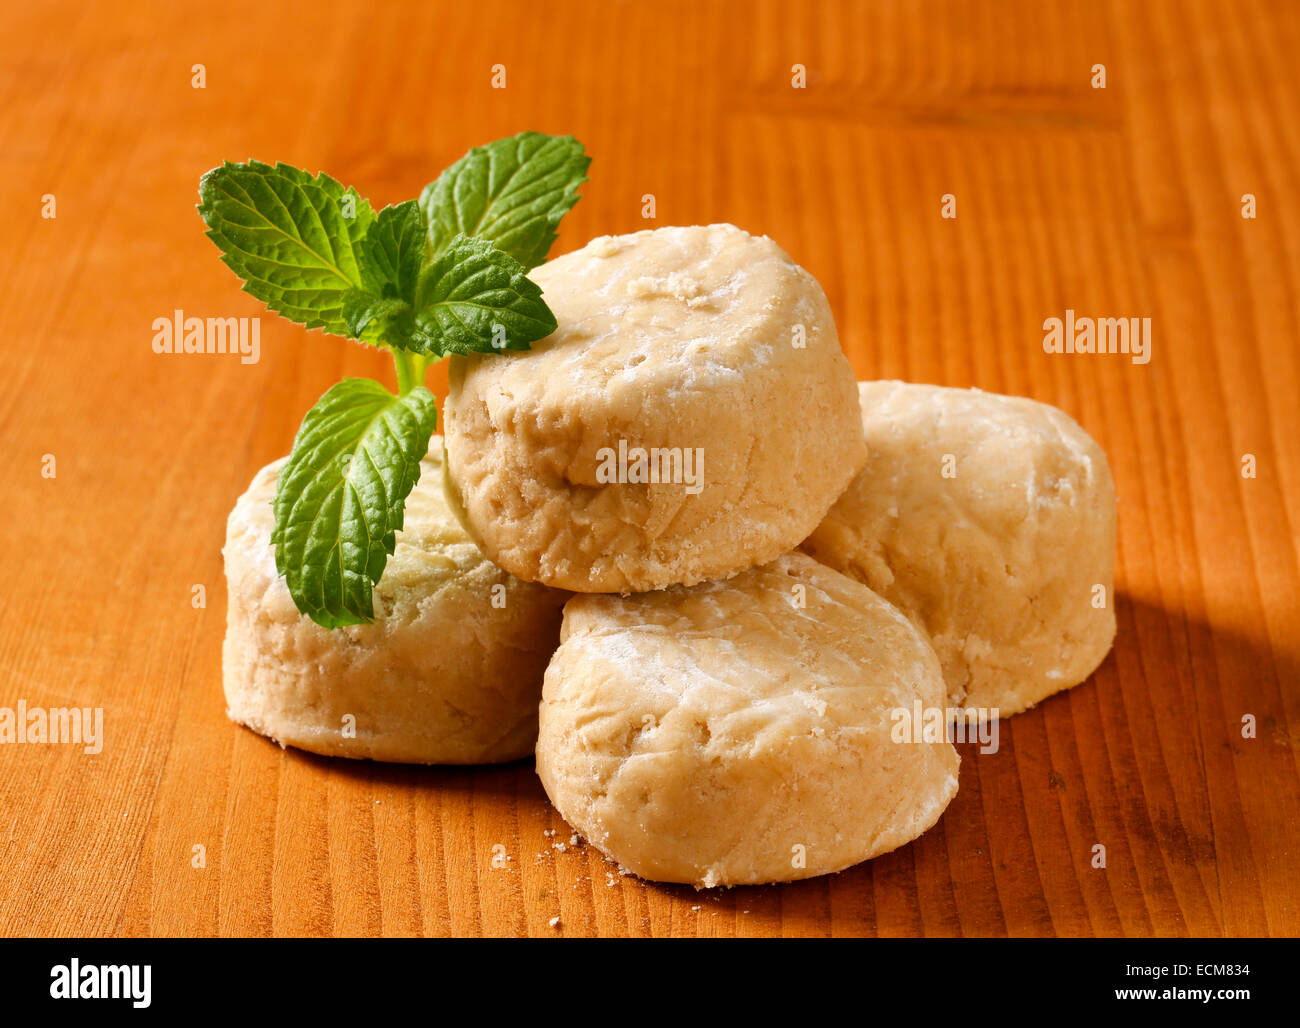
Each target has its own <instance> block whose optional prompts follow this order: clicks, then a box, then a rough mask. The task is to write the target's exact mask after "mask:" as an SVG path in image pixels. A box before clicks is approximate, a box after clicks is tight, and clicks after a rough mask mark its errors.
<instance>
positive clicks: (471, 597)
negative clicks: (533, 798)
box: [222, 435, 567, 764]
mask: <svg viewBox="0 0 1300 1028" xmlns="http://www.w3.org/2000/svg"><path fill="white" fill-rule="evenodd" d="M441 461H442V439H441V438H440V437H439V436H436V435H435V436H434V437H433V439H432V441H431V443H430V448H429V453H428V455H427V456H426V457H425V458H424V459H423V460H422V461H421V467H420V480H419V482H418V483H417V484H416V486H415V488H414V489H413V490H412V491H411V494H410V496H409V498H408V499H407V501H406V512H405V522H404V527H403V528H402V530H401V531H400V532H399V533H398V534H397V545H396V548H395V550H394V552H393V555H392V557H390V558H389V561H388V565H387V567H386V568H385V569H384V574H383V577H382V578H381V579H380V580H379V584H378V585H377V586H376V587H375V593H374V610H375V619H374V621H373V622H372V623H370V624H364V625H355V626H351V627H346V628H335V629H325V628H321V627H320V626H319V625H317V624H315V623H314V622H313V621H311V619H309V618H308V617H306V616H305V615H303V614H300V613H299V612H298V609H297V608H296V607H295V606H294V602H293V599H292V597H291V596H290V595H289V590H288V588H287V587H286V585H285V582H284V579H283V578H281V577H279V576H278V575H277V573H276V567H275V554H274V551H273V549H272V546H271V529H272V520H273V519H272V508H271V501H272V499H273V497H274V496H275V487H276V476H277V475H278V473H279V470H280V467H281V466H282V465H283V463H284V461H283V460H280V461H276V462H275V463H273V464H269V465H267V466H266V467H264V468H262V470H261V471H259V472H258V473H257V475H256V476H255V477H254V478H253V482H252V484H251V485H250V486H249V488H248V491H247V492H245V493H244V494H243V495H242V496H241V497H240V498H239V501H238V502H237V503H236V504H235V508H234V510H233V511H231V514H230V518H229V521H228V523H227V532H226V545H225V549H224V554H225V560H226V579H227V584H228V588H229V606H228V610H227V623H226V639H225V646H224V649H223V652H222V657H223V680H224V685H225V693H226V704H227V708H228V713H229V715H230V717H231V718H232V719H233V720H235V721H237V722H239V723H240V724H244V725H247V726H248V727H249V728H251V729H253V730H254V731H255V732H260V733H261V734H263V735H268V736H270V737H271V738H273V739H276V740H278V741H279V742H280V743H281V744H283V745H289V746H296V747H299V748H300V749H305V750H311V751H312V752H314V753H321V754H325V755H327V756H337V757H369V758H371V759H373V760H384V761H400V762H409V763H421V764H480V763H493V762H497V761H506V760H515V759H518V758H519V757H523V756H526V755H528V754H529V753H531V752H532V750H533V745H534V743H535V741H536V739H537V705H538V701H539V699H540V696H541V688H542V675H543V673H544V671H545V669H546V664H547V661H548V660H549V659H550V657H551V653H552V652H553V651H554V649H555V647H556V645H557V644H558V642H559V631H560V621H561V607H562V606H563V603H564V600H565V598H566V595H567V594H565V593H562V592H558V591H556V590H552V589H547V588H546V587H544V586H540V585H534V584H531V583H528V582H520V581H519V580H517V579H514V578H512V577H511V576H510V575H507V574H506V573H505V572H503V571H501V570H500V569H498V568H496V567H495V566H493V565H492V564H491V563H490V562H489V561H488V560H487V559H486V558H485V557H484V556H483V555H482V553H480V552H479V550H478V548H477V547H476V546H475V545H474V543H473V542H471V541H470V538H469V536H467V535H466V534H465V531H464V529H463V528H461V526H460V523H459V521H458V520H457V519H456V517H455V515H454V514H453V513H452V512H451V511H450V510H449V509H448V507H447V505H446V501H445V499H444V497H443V491H442V467H441Z"/></svg>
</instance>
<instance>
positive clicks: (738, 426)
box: [446, 225, 866, 592]
mask: <svg viewBox="0 0 1300 1028" xmlns="http://www.w3.org/2000/svg"><path fill="white" fill-rule="evenodd" d="M530 274H531V276H532V277H533V278H534V279H535V280H536V282H537V284H538V285H540V286H541V287H542V289H543V291H544V294H545V298H546V301H547V303H548V304H550V306H551V308H552V310H553V311H554V312H555V316H556V318H557V320H558V322H559V328H558V329H557V330H556V331H555V332H553V333H552V334H551V335H550V336H549V337H547V338H546V339H544V340H542V341H541V342H539V343H535V344H533V348H532V349H531V350H530V351H528V352H526V353H517V354H508V355H496V354H493V355H488V356H471V357H453V358H452V361H451V367H450V372H449V375H450V386H449V393H448V398H447V405H446V433H447V442H446V447H447V457H448V462H447V467H448V472H449V479H450V481H449V485H450V491H451V495H452V497H453V503H456V504H457V505H459V506H460V508H461V510H462V512H463V515H464V518H465V521H466V525H467V526H468V527H469V529H470V531H471V532H472V533H473V534H474V535H475V537H476V539H477V541H478V542H479V543H480V545H481V546H482V548H483V550H484V552H485V553H486V554H487V555H488V556H489V557H490V558H492V560H494V561H495V562H496V563H497V564H499V565H500V566H501V567H503V568H505V569H506V570H507V571H509V572H510V573H511V574H513V575H517V576H519V577H520V578H522V579H525V580H527V581H535V582H543V583H545V584H547V585H552V586H557V587H560V588H564V589H572V590H576V591H579V592H636V591H641V590H647V589H657V588H661V587H663V586H667V585H673V584H687V585H690V584H693V583H696V582H700V581H703V580H705V579H710V578H725V577H726V576H728V575H732V574H735V573H736V572H738V571H742V570H744V569H745V568H749V567H753V566H755V565H757V564H760V563H763V562H765V561H768V560H771V559H773V558H774V557H777V556H779V555H780V554H782V553H784V552H786V551H787V550H790V549H792V548H793V547H795V546H797V545H798V544H799V542H800V541H802V540H803V538H804V537H805V536H806V535H807V534H808V533H809V532H811V531H812V529H813V528H814V527H815V526H816V525H817V523H818V522H819V521H820V520H821V518H822V516H823V515H824V514H825V513H826V511H827V510H828V509H829V508H830V505H831V504H832V503H833V502H834V500H835V498H836V497H837V496H838V495H839V494H840V492H841V491H842V490H843V489H844V487H845V485H847V484H848V482H849V480H850V479H851V478H852V477H853V475H854V473H855V472H856V471H857V470H858V468H860V467H861V466H862V462H863V460H864V459H865V456H866V454H865V451H864V449H863V444H862V428H861V424H860V418H859V416H858V408H857V395H856V392H855V389H854V381H853V373H852V370H851V368H850V367H849V363H848V361H847V360H846V359H845V357H844V355H843V354H842V353H841V352H840V347H839V340H838V337H837V335H836V332H835V322H834V319H833V318H832V316H831V311H830V307H829V305H828V304H827V302H826V297H825V295H824V294H823V292H822V290H821V287H820V286H819V285H818V284H817V281H816V280H815V279H814V278H813V277H812V276H811V275H809V274H808V273H807V272H806V271H804V270H803V269H802V268H800V267H799V266H798V265H797V264H795V263H794V262H793V261H792V260H791V259H790V258H789V257H788V256H787V255H786V254H785V252H784V251H782V250H781V248H780V247H778V246H777V245H776V244H775V243H773V242H772V240H770V239H768V238H767V237H765V236H763V237H757V236H751V235H749V234H748V233H746V232H742V231H741V230H740V229H738V228H736V227H735V226H733V225H708V226H695V227H691V228H662V229H656V230H653V231H646V232H637V233H635V234H633V235H627V236H606V237H602V238H599V239H595V240H593V241H592V242H590V243H589V244H587V246H585V247H583V248H582V249H581V250H578V251H576V252H575V253H570V254H567V255H565V256H563V257H559V258H557V259H556V260H553V261H551V262H550V263H549V264H546V265H543V266H542V267H540V268H537V269H536V270H535V271H533V272H531V273H530Z"/></svg>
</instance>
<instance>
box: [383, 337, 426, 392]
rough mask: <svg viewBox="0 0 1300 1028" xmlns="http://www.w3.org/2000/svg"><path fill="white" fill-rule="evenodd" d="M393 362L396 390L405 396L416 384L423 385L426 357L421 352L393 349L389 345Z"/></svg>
mask: <svg viewBox="0 0 1300 1028" xmlns="http://www.w3.org/2000/svg"><path fill="white" fill-rule="evenodd" d="M389 351H390V352H391V353H392V355H393V363H394V364H395V365H396V366H397V391H398V393H399V394H400V395H402V396H405V395H406V394H407V393H409V392H410V391H411V390H412V389H414V388H415V387H416V386H419V385H424V369H425V366H426V363H427V362H426V359H425V357H424V355H423V354H419V353H410V352H409V351H406V350H395V349H393V348H392V347H389Z"/></svg>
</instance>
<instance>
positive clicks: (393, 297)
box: [343, 200, 428, 350]
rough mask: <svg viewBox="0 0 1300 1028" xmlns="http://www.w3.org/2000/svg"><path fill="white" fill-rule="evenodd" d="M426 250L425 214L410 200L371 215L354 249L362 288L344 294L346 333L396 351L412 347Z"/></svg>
mask: <svg viewBox="0 0 1300 1028" xmlns="http://www.w3.org/2000/svg"><path fill="white" fill-rule="evenodd" d="M427 248H428V242H427V239H426V234H425V228H424V212H423V211H422V210H421V209H420V205H419V204H418V203H416V202H415V201H414V200H407V201H406V202H405V203H399V204H396V205H394V206H392V207H385V208H384V209H383V210H382V211H380V212H379V213H378V214H377V215H376V216H375V220H374V223H373V224H371V226H370V228H369V230H368V231H367V232H366V234H365V237H364V238H363V239H362V240H361V243H360V246H359V247H358V253H359V256H360V258H361V279H362V286H361V288H359V289H353V290H351V291H349V292H348V293H347V294H346V295H345V296H344V297H343V320H344V322H345V323H346V324H347V327H348V334H349V335H351V336H353V337H354V338H356V339H361V340H364V341H366V342H372V343H380V342H383V343H388V344H389V345H391V346H396V347H398V348H400V349H405V350H409V349H414V348H416V347H415V346H414V345H413V343H412V341H411V336H412V333H413V331H414V329H415V311H414V308H413V307H412V304H413V303H414V302H415V288H416V284H417V283H418V281H419V277H420V269H421V268H422V267H423V266H424V264H425V257H426V252H427Z"/></svg>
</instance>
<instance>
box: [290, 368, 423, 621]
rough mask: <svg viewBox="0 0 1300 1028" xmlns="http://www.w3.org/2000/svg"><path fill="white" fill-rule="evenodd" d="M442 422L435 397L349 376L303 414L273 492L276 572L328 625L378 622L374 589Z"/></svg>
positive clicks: (313, 614) (310, 611) (310, 614)
mask: <svg viewBox="0 0 1300 1028" xmlns="http://www.w3.org/2000/svg"><path fill="white" fill-rule="evenodd" d="M436 420H437V407H436V404H435V401H434V398H433V394H432V393H430V392H429V390H427V389H425V388H424V387H423V386H417V387H416V388H415V389H413V390H411V392H409V393H407V394H405V395H404V396H394V395H393V394H392V393H390V392H389V391H388V390H387V389H385V388H384V387H383V386H382V385H380V384H379V383H378V382H375V381H372V380H371V379H368V378H345V379H344V380H343V381H342V382H340V383H339V384H338V385H336V386H334V387H333V388H331V389H330V390H329V391H328V392H327V393H326V394H325V395H324V396H322V397H321V398H320V399H319V400H318V401H317V402H316V405H315V406H314V407H313V408H312V409H311V410H309V411H308V412H307V416H306V417H305V418H303V422H302V427H301V428H299V429H298V436H297V438H296V439H294V442H293V451H292V453H290V455H289V461H288V463H287V464H285V466H284V467H283V468H282V469H281V471H280V477H279V480H278V482H277V485H276V492H275V505H274V512H275V528H274V531H273V532H272V535H271V542H272V544H273V545H274V546H275V566H276V569H277V570H278V571H279V572H280V574H282V575H283V576H284V578H285V581H286V583H287V584H288V586H289V593H290V595H291V596H292V597H293V601H294V603H295V604H296V605H297V607H298V609H299V610H300V611H301V612H302V613H303V614H305V615H307V616H308V617H309V618H311V619H312V620H313V621H315V622H316V624H318V625H321V626H323V627H325V628H338V627H340V626H343V625H356V624H362V623H364V622H367V621H371V620H373V618H374V607H373V597H372V590H373V587H374V585H375V584H376V583H377V582H378V581H379V579H380V576H382V575H383V573H384V565H385V564H386V563H387V562H388V558H389V556H391V555H392V552H393V548H394V547H395V546H396V541H397V540H396V533H397V531H398V529H400V528H401V527H402V512H403V509H404V508H405V506H406V497H407V496H408V495H409V494H410V492H411V489H412V487H414V485H415V483H416V482H417V481H418V480H419V477H420V459H421V458H422V457H423V456H424V454H425V452H426V451H427V450H428V447H429V437H430V436H431V435H432V434H433V429H434V425H435V423H436Z"/></svg>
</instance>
